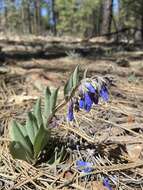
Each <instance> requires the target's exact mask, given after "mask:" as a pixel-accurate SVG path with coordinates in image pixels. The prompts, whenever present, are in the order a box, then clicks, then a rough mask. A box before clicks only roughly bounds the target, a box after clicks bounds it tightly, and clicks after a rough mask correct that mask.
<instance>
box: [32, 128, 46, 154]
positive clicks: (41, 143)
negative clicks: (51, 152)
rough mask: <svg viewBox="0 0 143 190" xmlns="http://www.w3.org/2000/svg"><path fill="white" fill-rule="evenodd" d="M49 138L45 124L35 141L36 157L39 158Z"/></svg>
mask: <svg viewBox="0 0 143 190" xmlns="http://www.w3.org/2000/svg"><path fill="white" fill-rule="evenodd" d="M48 140H49V131H48V130H46V129H45V128H44V126H43V125H41V126H40V129H39V131H38V133H37V136H36V138H35V141H34V158H37V157H38V156H39V154H40V153H41V151H42V150H43V148H44V147H45V145H46V144H47V142H48Z"/></svg>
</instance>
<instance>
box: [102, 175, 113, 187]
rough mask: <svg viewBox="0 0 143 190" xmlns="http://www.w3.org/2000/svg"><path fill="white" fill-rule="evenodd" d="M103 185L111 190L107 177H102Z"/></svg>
mask: <svg viewBox="0 0 143 190" xmlns="http://www.w3.org/2000/svg"><path fill="white" fill-rule="evenodd" d="M103 185H104V186H105V187H107V188H108V190H112V188H111V186H110V183H109V180H108V178H107V177H106V178H104V180H103Z"/></svg>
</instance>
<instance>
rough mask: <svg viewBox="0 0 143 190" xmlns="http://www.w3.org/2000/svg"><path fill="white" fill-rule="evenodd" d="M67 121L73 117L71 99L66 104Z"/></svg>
mask: <svg viewBox="0 0 143 190" xmlns="http://www.w3.org/2000/svg"><path fill="white" fill-rule="evenodd" d="M67 118H68V121H72V120H73V119H74V114H73V101H72V100H71V101H70V102H69V105H68V113H67Z"/></svg>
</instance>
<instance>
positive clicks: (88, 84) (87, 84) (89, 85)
mask: <svg viewBox="0 0 143 190" xmlns="http://www.w3.org/2000/svg"><path fill="white" fill-rule="evenodd" d="M85 87H86V88H87V89H88V91H89V92H91V93H96V89H95V88H94V87H93V86H92V84H91V83H90V82H85Z"/></svg>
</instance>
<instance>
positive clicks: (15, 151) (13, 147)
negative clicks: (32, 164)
mask: <svg viewBox="0 0 143 190" xmlns="http://www.w3.org/2000/svg"><path fill="white" fill-rule="evenodd" d="M9 150H10V153H11V155H12V157H13V158H14V159H19V160H25V161H28V162H29V161H30V157H29V156H28V153H27V151H26V150H25V148H24V147H23V146H22V144H21V143H20V142H15V141H13V142H11V143H10V145H9Z"/></svg>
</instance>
